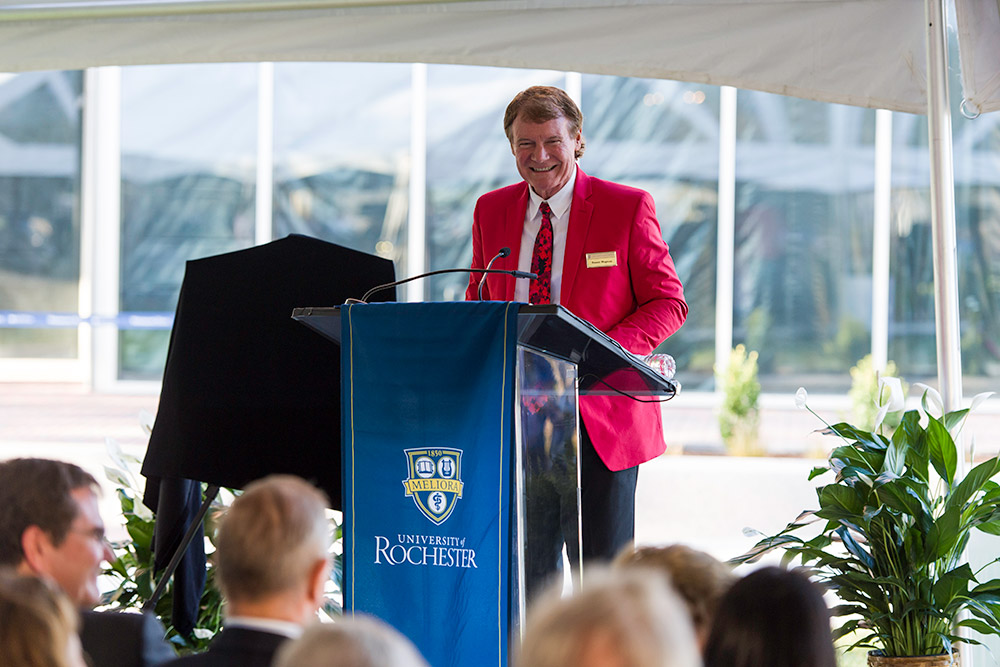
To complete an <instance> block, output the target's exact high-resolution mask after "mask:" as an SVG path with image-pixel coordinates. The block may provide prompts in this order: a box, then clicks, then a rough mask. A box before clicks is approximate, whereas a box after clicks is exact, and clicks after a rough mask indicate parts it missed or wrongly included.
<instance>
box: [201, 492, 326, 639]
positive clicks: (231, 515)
mask: <svg viewBox="0 0 1000 667" xmlns="http://www.w3.org/2000/svg"><path fill="white" fill-rule="evenodd" d="M327 505H328V501H327V497H326V495H325V494H323V492H322V491H320V490H319V489H317V488H316V487H314V486H313V485H311V484H309V483H308V482H306V481H305V480H303V479H300V478H298V477H295V476H293V475H270V476H268V477H265V478H263V479H260V480H257V481H255V482H253V483H251V484H249V485H247V487H246V490H245V491H244V493H243V494H242V495H241V496H239V497H238V498H236V500H234V501H233V504H232V506H230V508H229V510H228V511H227V512H226V514H225V516H224V517H223V519H222V523H221V525H220V526H219V532H218V536H217V539H216V554H215V555H216V564H217V566H218V568H219V569H218V577H219V584H220V587H221V588H222V592H223V594H224V595H225V597H226V600H227V602H228V604H229V607H228V610H227V613H228V615H229V616H252V617H259V618H275V619H280V620H287V621H290V622H293V623H299V624H305V623H307V622H308V621H309V620H310V618H312V617H313V616H314V615H315V613H316V609H317V608H318V607H319V606H320V604H321V603H322V600H323V588H324V585H325V583H326V580H327V578H328V576H329V570H330V556H329V550H330V524H329V521H328V520H327V518H326V507H327Z"/></svg>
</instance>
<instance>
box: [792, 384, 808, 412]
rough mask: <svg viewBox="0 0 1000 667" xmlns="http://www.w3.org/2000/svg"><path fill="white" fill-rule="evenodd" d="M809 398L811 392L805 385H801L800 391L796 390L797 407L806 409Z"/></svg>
mask: <svg viewBox="0 0 1000 667" xmlns="http://www.w3.org/2000/svg"><path fill="white" fill-rule="evenodd" d="M808 400H809V392H807V391H806V388H805V387H799V389H798V391H796V392H795V407H797V408H798V409H799V410H804V409H805V407H806V401H808Z"/></svg>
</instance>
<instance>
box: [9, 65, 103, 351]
mask: <svg viewBox="0 0 1000 667" xmlns="http://www.w3.org/2000/svg"><path fill="white" fill-rule="evenodd" d="M82 80H83V77H82V75H81V73H80V72H32V73H27V74H16V75H0V146H2V150H0V311H4V310H9V311H32V312H39V311H40V312H55V313H76V312H77V311H78V310H79V291H80V284H79V281H80V219H79V210H80V207H79V197H80V194H79V192H80V136H81V135H80V132H81V129H80V98H81V95H82ZM77 354H78V351H77V331H76V329H74V328H68V329H34V328H24V329H20V328H10V329H7V328H0V357H11V358H16V357H29V358H53V359H55V358H70V359H71V358H75V357H76V356H77Z"/></svg>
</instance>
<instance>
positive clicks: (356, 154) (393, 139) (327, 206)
mask: <svg viewBox="0 0 1000 667" xmlns="http://www.w3.org/2000/svg"><path fill="white" fill-rule="evenodd" d="M411 72H412V66H410V65H397V64H368V63H279V64H276V65H275V66H274V80H275V83H274V89H275V112H274V224H273V230H274V232H273V233H274V237H275V238H281V237H283V236H286V235H288V234H292V233H296V234H306V235H308V236H313V237H316V238H320V239H324V240H326V241H330V242H332V243H337V244H339V245H342V246H345V247H348V248H353V249H355V250H361V251H363V252H368V253H377V254H379V255H381V256H383V257H387V258H389V259H392V260H393V261H394V262H395V265H396V271H397V273H399V275H400V277H402V276H403V275H405V272H406V231H407V226H406V223H407V216H408V215H409V178H410V124H411V122H410V118H411V106H412V102H411V87H412V86H411V78H412V74H411ZM358 296H360V295H358Z"/></svg>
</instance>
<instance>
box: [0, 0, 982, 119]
mask: <svg viewBox="0 0 1000 667" xmlns="http://www.w3.org/2000/svg"><path fill="white" fill-rule="evenodd" d="M956 2H957V6H956V13H957V20H958V26H957V27H958V31H959V36H960V44H961V56H962V61H963V62H962V64H963V82H964V89H965V97H966V98H967V100H968V104H967V106H968V107H969V108H971V109H973V110H978V111H982V112H985V111H993V110H996V109H1000V7H998V0H956ZM925 31H926V22H925V18H924V8H923V4H922V3H919V2H916V1H915V0H841V1H836V0H438V1H436V2H413V1H409V0H203V1H200V0H193V1H188V2H177V1H162V0H63V1H62V2H47V1H44V0H15V1H14V2H10V1H3V0H0V71H8V72H16V71H27V70H42V69H80V68H84V67H93V66H100V65H139V64H152V63H196V62H226V61H228V62H238V61H251V62H254V61H372V62H426V63H456V64H475V65H492V66H501V67H525V68H548V69H555V70H565V71H579V72H591V73H598V74H617V75H625V76H643V77H655V78H664V79H674V80H679V81H691V82H700V83H706V84H712V85H728V86H735V87H738V88H745V89H752V90H761V91H767V92H772V93H780V94H783V95H794V96H796V97H804V98H809V99H814V100H820V101H824V102H837V103H843V104H852V105H857V106H866V107H877V108H884V109H891V110H895V111H907V112H911V113H924V112H926V109H927V89H926V81H927V76H926V55H925V54H926V50H925V42H926V32H925Z"/></svg>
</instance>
